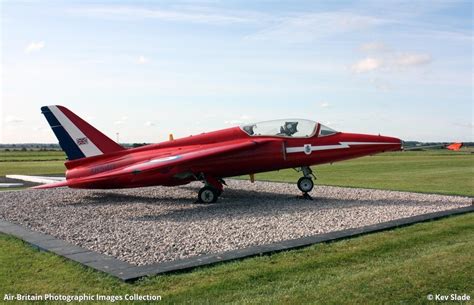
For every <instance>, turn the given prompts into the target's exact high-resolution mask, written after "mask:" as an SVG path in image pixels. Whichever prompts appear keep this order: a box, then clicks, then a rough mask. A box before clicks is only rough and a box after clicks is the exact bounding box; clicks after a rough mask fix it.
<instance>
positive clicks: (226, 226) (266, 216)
mask: <svg viewBox="0 0 474 305" xmlns="http://www.w3.org/2000/svg"><path fill="white" fill-rule="evenodd" d="M200 187H201V184H200V183H192V184H189V185H187V186H182V187H174V188H167V187H151V188H139V189H128V190H110V191H109V190H107V191H104V190H72V189H66V188H61V189H49V190H24V191H14V192H0V219H4V220H8V221H11V222H15V223H19V224H22V225H26V226H27V227H29V228H31V229H33V230H35V231H39V232H43V233H47V234H50V235H53V236H55V237H57V238H61V239H65V240H67V241H69V242H71V243H73V244H75V245H78V246H81V247H84V248H87V249H90V250H94V251H97V252H100V253H103V254H106V255H111V256H114V257H117V258H118V259H121V260H123V261H126V262H129V263H132V264H136V265H146V264H151V263H157V262H164V261H172V260H175V259H180V258H186V257H190V256H195V255H201V254H209V253H216V252H222V251H227V250H234V249H241V248H246V247H249V246H254V245H261V244H267V243H271V242H277V241H282V240H287V239H294V238H299V237H303V236H309V235H314V234H319V233H326V232H330V231H338V230H343V229H349V228H355V227H361V226H365V225H371V224H376V223H380V222H385V221H389V220H394V219H398V218H404V217H410V216H414V215H419V214H425V213H431V212H436V211H442V210H449V209H454V208H459V207H462V206H468V205H471V204H472V198H468V197H460V196H443V195H433V194H419V193H408V192H396V191H382V190H370V189H359V188H342V187H329V186H316V187H315V188H314V190H313V191H312V196H313V197H314V199H315V200H313V201H307V200H301V199H297V198H296V196H297V195H299V191H298V190H297V187H296V185H294V184H286V183H272V182H255V183H250V182H249V181H240V180H228V187H227V188H226V190H225V191H224V193H223V194H222V196H221V197H220V198H219V201H218V202H217V203H215V204H210V205H203V204H194V203H193V202H194V201H195V198H196V194H197V191H198V189H199V188H200Z"/></svg>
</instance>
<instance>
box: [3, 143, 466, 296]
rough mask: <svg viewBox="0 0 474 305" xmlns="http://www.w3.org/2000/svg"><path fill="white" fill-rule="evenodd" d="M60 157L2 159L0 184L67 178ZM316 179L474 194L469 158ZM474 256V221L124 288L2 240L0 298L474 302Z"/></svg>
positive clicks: (338, 167) (437, 154)
mask: <svg viewBox="0 0 474 305" xmlns="http://www.w3.org/2000/svg"><path fill="white" fill-rule="evenodd" d="M48 154H49V155H48ZM48 158H49V159H48ZM61 158H63V155H62V153H61V152H54V153H49V152H44V153H42V152H38V153H36V155H35V156H33V155H30V154H29V153H21V154H10V155H7V154H6V153H5V154H4V152H0V161H1V162H0V176H2V175H5V174H10V173H11V174H58V173H62V172H63V171H64V166H63V161H58V160H57V159H61ZM32 160H41V161H32ZM48 160H50V161H48ZM315 171H316V173H317V175H318V177H319V180H318V181H317V182H318V183H320V184H327V185H343V186H352V187H373V188H383V189H396V190H408V191H416V192H436V193H445V194H458V195H467V196H473V192H474V190H473V189H474V185H473V177H474V176H473V173H474V155H472V154H470V152H462V153H454V152H449V151H441V150H433V151H427V152H403V153H390V154H383V155H376V156H372V157H366V158H361V159H357V160H352V161H346V162H341V163H336V164H333V165H324V166H318V167H316V168H315ZM298 177H299V174H298V173H296V172H294V171H292V170H285V171H279V172H273V173H265V174H259V175H257V178H258V179H264V180H273V181H290V182H294V181H296V179H297V178H298ZM473 248H474V213H471V214H468V215H462V216H456V217H450V218H447V219H443V220H438V221H434V222H429V223H423V224H417V225H413V226H410V227H406V228H401V229H396V230H392V231H387V232H382V233H377V234H371V235H367V236H362V237H358V238H353V239H348V240H343V241H338V242H334V243H328V244H319V245H314V246H311V247H307V248H304V249H301V250H294V251H288V252H283V253H279V254H275V255H271V256H262V257H257V258H250V259H245V260H241V261H236V262H230V263H225V264H220V265H217V266H210V267H204V268H200V269H198V270H195V271H192V272H185V273H178V274H170V275H160V276H155V277H150V278H146V279H143V280H140V281H138V282H136V283H134V284H125V283H122V282H120V281H119V280H116V279H114V278H112V277H110V276H107V275H105V274H102V273H100V272H96V271H93V270H91V269H87V268H84V267H82V266H80V265H78V264H76V263H73V262H70V261H67V260H65V259H62V258H60V257H58V256H55V255H53V254H49V253H44V252H39V251H37V250H35V249H33V248H31V247H30V246H28V245H25V244H24V243H23V242H22V241H20V240H17V239H14V238H12V237H8V236H5V235H1V234H0V295H3V294H5V293H12V294H16V293H23V294H25V293H28V294H43V293H57V294H82V293H86V294H95V293H99V294H114V295H124V294H127V293H128V294H131V293H139V294H159V295H162V297H163V301H162V303H163V304H183V303H187V304H225V303H236V304H241V303H247V304H307V303H310V304H320V303H324V304H433V303H435V302H430V301H428V300H427V298H426V296H427V295H428V294H436V293H440V294H452V293H457V294H463V293H466V294H469V295H470V296H471V299H472V298H474V281H472V278H473V276H474V264H472V261H473V259H474V254H473V252H472V249H473ZM471 303H472V302H471ZM55 304H57V303H55ZM87 304H91V303H87Z"/></svg>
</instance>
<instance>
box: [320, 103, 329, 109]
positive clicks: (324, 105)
mask: <svg viewBox="0 0 474 305" xmlns="http://www.w3.org/2000/svg"><path fill="white" fill-rule="evenodd" d="M319 106H320V107H321V108H328V107H329V106H330V105H329V103H328V102H321V103H320V104H319Z"/></svg>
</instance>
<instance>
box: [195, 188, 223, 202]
mask: <svg viewBox="0 0 474 305" xmlns="http://www.w3.org/2000/svg"><path fill="white" fill-rule="evenodd" d="M217 197H219V191H218V190H217V189H215V188H213V187H212V186H205V187H203V188H202V189H200V190H199V194H198V200H199V201H200V202H202V203H214V202H216V201H217Z"/></svg>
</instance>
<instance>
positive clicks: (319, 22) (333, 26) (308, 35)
mask: <svg viewBox="0 0 474 305" xmlns="http://www.w3.org/2000/svg"><path fill="white" fill-rule="evenodd" d="M388 22H389V21H388V20H384V19H380V18H376V17H372V16H365V15H358V14H355V13H347V12H326V13H315V14H299V15H297V16H294V17H288V18H283V19H281V20H280V22H278V24H277V25H274V26H271V27H269V28H267V29H264V30H262V31H260V32H257V33H256V34H254V35H251V36H249V37H248V38H250V39H256V40H279V41H285V42H310V41H313V40H316V39H319V38H322V37H329V36H333V35H335V34H340V33H347V32H354V31H359V30H363V29H366V28H370V27H374V26H377V25H381V24H385V23H388Z"/></svg>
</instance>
